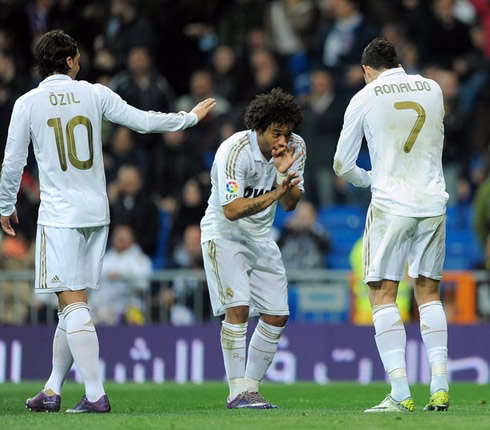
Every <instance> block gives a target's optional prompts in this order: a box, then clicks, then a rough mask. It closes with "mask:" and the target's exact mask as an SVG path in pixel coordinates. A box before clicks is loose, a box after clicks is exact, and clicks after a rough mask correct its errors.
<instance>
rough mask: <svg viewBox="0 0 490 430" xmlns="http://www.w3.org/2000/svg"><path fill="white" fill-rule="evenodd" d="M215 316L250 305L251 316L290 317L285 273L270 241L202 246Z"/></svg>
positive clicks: (211, 242) (212, 242) (217, 242)
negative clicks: (237, 307)
mask: <svg viewBox="0 0 490 430" xmlns="http://www.w3.org/2000/svg"><path fill="white" fill-rule="evenodd" d="M202 251H203V260H204V269H205V271H206V279H207V282H208V290H209V296H210V298H211V306H212V308H213V312H214V315H222V314H224V313H225V311H226V309H228V308H232V307H235V306H249V307H250V315H256V314H257V313H261V314H266V315H289V306H288V289H287V278H286V270H285V269H284V264H283V262H282V257H281V252H280V251H279V247H278V246H277V244H276V242H274V241H273V240H269V241H264V242H254V241H235V240H233V241H232V240H227V239H215V240H209V241H207V242H204V243H203V244H202Z"/></svg>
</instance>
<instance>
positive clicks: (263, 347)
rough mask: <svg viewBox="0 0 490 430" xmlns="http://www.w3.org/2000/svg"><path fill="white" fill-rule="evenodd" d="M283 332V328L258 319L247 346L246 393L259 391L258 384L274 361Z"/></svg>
mask: <svg viewBox="0 0 490 430" xmlns="http://www.w3.org/2000/svg"><path fill="white" fill-rule="evenodd" d="M283 330H284V327H275V326H273V325H270V324H267V323H265V322H264V321H262V320H261V319H259V322H258V324H257V327H255V330H254V334H253V335H252V339H250V345H249V346H248V358H247V368H246V370H245V381H246V383H247V390H248V391H250V392H258V391H259V384H260V382H261V381H262V379H263V378H264V375H265V372H267V369H268V368H269V366H270V365H271V363H272V360H273V359H274V355H275V353H276V351H277V344H278V343H279V338H280V337H281V334H282V332H283Z"/></svg>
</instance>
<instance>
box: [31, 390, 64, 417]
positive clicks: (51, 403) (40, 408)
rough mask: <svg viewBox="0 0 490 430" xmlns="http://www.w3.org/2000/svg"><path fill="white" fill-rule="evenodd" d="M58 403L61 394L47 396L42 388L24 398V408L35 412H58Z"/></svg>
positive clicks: (59, 403) (59, 402)
mask: <svg viewBox="0 0 490 430" xmlns="http://www.w3.org/2000/svg"><path fill="white" fill-rule="evenodd" d="M60 405H61V396H60V395H59V394H53V395H51V396H48V395H47V394H46V393H45V392H44V390H41V391H40V392H39V393H38V394H37V395H36V396H35V397H31V398H29V399H27V400H26V408H27V409H29V410H31V411H35V412H58V411H59V410H60Z"/></svg>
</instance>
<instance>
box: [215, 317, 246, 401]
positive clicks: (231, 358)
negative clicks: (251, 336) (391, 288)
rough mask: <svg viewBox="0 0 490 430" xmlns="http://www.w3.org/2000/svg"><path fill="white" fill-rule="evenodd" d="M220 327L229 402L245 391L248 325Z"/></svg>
mask: <svg viewBox="0 0 490 430" xmlns="http://www.w3.org/2000/svg"><path fill="white" fill-rule="evenodd" d="M221 324H222V326H221V350H222V351H223V361H224V363H225V370H226V376H227V378H228V384H229V387H230V396H229V398H230V400H233V399H234V398H235V397H236V396H237V395H238V394H240V393H243V392H244V391H246V390H247V387H246V385H245V352H246V345H247V338H246V337H247V326H248V323H243V324H230V323H228V322H226V321H223V322H222V323H221Z"/></svg>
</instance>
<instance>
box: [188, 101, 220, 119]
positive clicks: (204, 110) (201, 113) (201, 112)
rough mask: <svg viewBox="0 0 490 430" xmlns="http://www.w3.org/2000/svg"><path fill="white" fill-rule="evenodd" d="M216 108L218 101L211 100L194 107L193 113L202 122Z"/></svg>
mask: <svg viewBox="0 0 490 430" xmlns="http://www.w3.org/2000/svg"><path fill="white" fill-rule="evenodd" d="M215 106H216V100H215V99H213V98H209V99H206V100H203V101H202V102H199V103H198V104H197V105H196V106H194V107H193V108H192V110H191V112H193V113H195V114H196V115H197V118H198V120H199V121H201V120H202V119H203V118H204V117H205V116H206V115H207V114H208V112H209V111H210V110H211V109H213V108H214V107H215Z"/></svg>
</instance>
